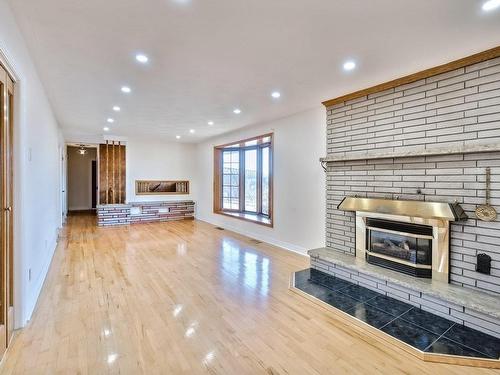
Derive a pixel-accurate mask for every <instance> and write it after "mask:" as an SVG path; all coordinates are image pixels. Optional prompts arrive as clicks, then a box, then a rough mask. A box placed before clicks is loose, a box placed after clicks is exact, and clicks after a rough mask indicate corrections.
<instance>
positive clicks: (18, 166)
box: [0, 0, 62, 327]
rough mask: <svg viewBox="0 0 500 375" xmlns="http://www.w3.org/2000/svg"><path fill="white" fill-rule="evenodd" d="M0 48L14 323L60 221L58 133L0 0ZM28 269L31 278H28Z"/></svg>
mask: <svg viewBox="0 0 500 375" xmlns="http://www.w3.org/2000/svg"><path fill="white" fill-rule="evenodd" d="M0 19H1V20H2V21H1V22H0V51H1V52H2V53H3V54H4V55H5V58H6V60H7V61H8V63H9V65H10V66H11V67H12V68H13V70H14V72H15V75H16V78H17V80H18V82H17V84H16V97H15V100H16V103H15V104H16V108H15V113H14V115H15V120H14V121H15V122H14V124H15V131H14V137H15V139H14V173H15V175H14V233H15V234H14V235H15V237H14V241H15V250H14V252H15V254H14V268H15V273H14V277H15V280H14V288H15V290H14V294H15V326H16V327H19V326H22V325H24V324H25V323H26V321H27V320H28V319H29V318H30V317H31V313H32V311H33V308H34V306H35V303H36V300H37V298H38V295H39V293H40V289H41V287H42V284H43V281H44V280H45V276H46V274H47V269H48V266H49V265H50V261H51V259H52V255H53V252H54V249H55V246H56V239H57V230H58V227H59V225H60V222H61V207H60V206H61V200H60V181H59V179H60V171H59V155H58V149H59V146H61V142H62V137H61V135H60V132H59V129H58V124H57V122H56V119H55V117H54V115H53V113H52V110H51V106H50V104H49V101H48V99H47V96H46V94H45V91H44V88H43V86H42V84H41V82H40V80H39V78H38V75H37V72H36V69H35V67H34V65H33V62H32V60H31V57H30V55H29V52H28V50H27V48H26V45H25V44H24V40H23V38H22V36H21V33H20V31H19V29H18V27H17V25H16V23H15V21H14V18H13V14H12V13H11V10H10V8H9V6H8V5H7V3H6V2H5V0H0ZM30 270H31V279H30V278H29V274H30Z"/></svg>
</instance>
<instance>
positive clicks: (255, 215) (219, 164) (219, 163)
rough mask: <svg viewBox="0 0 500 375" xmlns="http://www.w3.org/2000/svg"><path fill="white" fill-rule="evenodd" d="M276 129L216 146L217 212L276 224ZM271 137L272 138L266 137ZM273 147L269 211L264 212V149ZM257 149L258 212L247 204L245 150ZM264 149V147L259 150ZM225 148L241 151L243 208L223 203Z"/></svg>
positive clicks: (240, 205) (271, 152)
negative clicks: (267, 139)
mask: <svg viewBox="0 0 500 375" xmlns="http://www.w3.org/2000/svg"><path fill="white" fill-rule="evenodd" d="M273 135H274V134H273V133H267V134H263V135H259V136H256V137H251V138H246V139H242V140H239V141H236V142H231V143H226V144H223V145H219V146H215V147H214V189H213V210H214V213H216V214H220V215H226V216H229V217H233V218H236V219H241V220H245V221H249V222H252V223H255V224H259V225H265V226H268V227H273V225H274V224H273V223H274V222H273V169H274V168H273V164H274V163H273V160H274V158H273V146H274V143H273V141H274V137H273ZM265 138H269V142H263V139H265ZM255 140H256V141H257V144H255V145H249V146H245V143H247V142H251V141H255ZM266 147H269V207H268V210H269V213H268V214H267V215H266V214H263V213H262V151H261V150H262V149H264V148H266ZM247 150H257V182H256V184H257V186H256V188H257V202H256V203H257V209H256V211H257V212H251V211H244V210H243V208H244V207H245V151H247ZM259 150H260V151H259ZM224 151H238V152H239V166H240V168H239V209H238V210H234V209H225V208H223V205H222V200H223V197H222V191H223V183H222V176H223V153H224Z"/></svg>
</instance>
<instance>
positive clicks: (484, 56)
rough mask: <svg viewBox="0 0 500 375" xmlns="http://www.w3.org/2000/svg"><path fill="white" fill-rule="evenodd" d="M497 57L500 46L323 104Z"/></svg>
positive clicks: (372, 92) (359, 95)
mask: <svg viewBox="0 0 500 375" xmlns="http://www.w3.org/2000/svg"><path fill="white" fill-rule="evenodd" d="M496 57H500V46H498V47H495V48H491V49H489V50H486V51H483V52H479V53H476V54H474V55H471V56H467V57H464V58H461V59H458V60H455V61H451V62H449V63H446V64H443V65H439V66H435V67H433V68H429V69H425V70H422V71H420V72H417V73H413V74H410V75H407V76H404V77H401V78H397V79H394V80H392V81H388V82H385V83H381V84H378V85H375V86H372V87H369V88H366V89H363V90H359V91H355V92H352V93H350V94H346V95H342V96H339V97H338V98H334V99H330V100H326V101H324V102H323V105H324V106H325V107H330V106H332V105H335V104H339V103H343V102H346V101H348V100H352V99H357V98H361V97H363V96H366V95H370V94H375V93H377V92H381V91H385V90H389V89H392V88H394V87H398V86H401V85H406V84H408V83H412V82H415V81H418V80H421V79H424V78H429V77H432V76H435V75H438V74H442V73H447V72H450V71H452V70H455V69H460V68H463V67H465V66H469V65H473V64H477V63H480V62H483V61H486V60H491V59H494V58H496Z"/></svg>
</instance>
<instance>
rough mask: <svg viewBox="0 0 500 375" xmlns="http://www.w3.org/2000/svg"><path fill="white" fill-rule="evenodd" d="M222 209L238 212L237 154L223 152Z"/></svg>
mask: <svg viewBox="0 0 500 375" xmlns="http://www.w3.org/2000/svg"><path fill="white" fill-rule="evenodd" d="M222 154H223V157H222V160H223V168H222V198H223V199H222V208H225V209H230V210H239V189H240V186H239V185H240V177H239V170H240V166H239V159H240V156H239V152H238V151H223V152H222Z"/></svg>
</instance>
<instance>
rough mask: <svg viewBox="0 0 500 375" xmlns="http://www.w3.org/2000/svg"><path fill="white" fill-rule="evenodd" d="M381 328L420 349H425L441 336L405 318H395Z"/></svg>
mask: <svg viewBox="0 0 500 375" xmlns="http://www.w3.org/2000/svg"><path fill="white" fill-rule="evenodd" d="M381 330H382V331H384V332H385V333H388V334H389V335H391V336H393V337H395V338H397V339H399V340H401V341H404V342H406V343H407V344H410V345H411V346H413V347H415V348H417V349H419V350H425V349H426V348H427V347H429V346H430V345H432V344H433V343H434V341H436V340H437V339H438V338H439V336H438V335H436V334H434V333H432V332H430V331H427V330H426V329H423V328H421V327H418V326H416V325H414V324H411V323H408V322H407V321H405V320H403V319H395V320H393V321H392V322H390V323H389V324H387V325H385V326H384V327H382V328H381Z"/></svg>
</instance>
